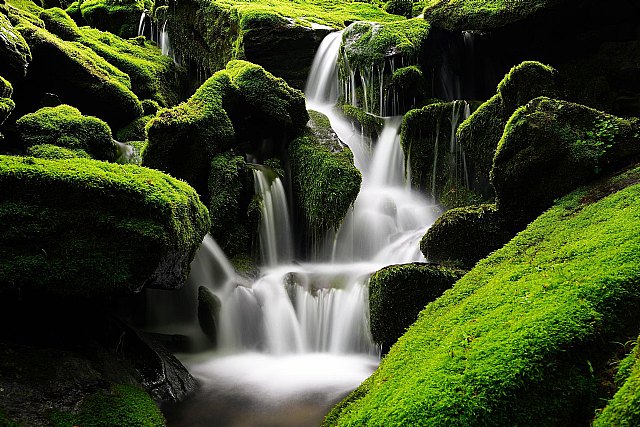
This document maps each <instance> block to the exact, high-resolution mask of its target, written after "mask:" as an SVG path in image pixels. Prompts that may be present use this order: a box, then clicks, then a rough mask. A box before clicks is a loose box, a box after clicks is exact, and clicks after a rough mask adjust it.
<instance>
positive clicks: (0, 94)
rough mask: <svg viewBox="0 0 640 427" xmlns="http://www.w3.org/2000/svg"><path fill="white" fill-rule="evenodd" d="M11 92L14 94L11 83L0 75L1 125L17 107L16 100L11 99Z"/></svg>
mask: <svg viewBox="0 0 640 427" xmlns="http://www.w3.org/2000/svg"><path fill="white" fill-rule="evenodd" d="M11 94H13V87H12V86H11V83H9V82H8V81H7V80H5V79H4V78H3V77H2V76H0V125H1V124H2V123H4V121H5V120H7V117H9V115H10V114H11V112H12V111H13V109H14V108H15V107H16V104H15V102H13V100H12V99H11Z"/></svg>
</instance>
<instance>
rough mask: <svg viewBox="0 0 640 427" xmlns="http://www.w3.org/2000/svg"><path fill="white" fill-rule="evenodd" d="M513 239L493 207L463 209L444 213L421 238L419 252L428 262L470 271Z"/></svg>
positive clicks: (468, 207) (482, 206)
mask: <svg viewBox="0 0 640 427" xmlns="http://www.w3.org/2000/svg"><path fill="white" fill-rule="evenodd" d="M512 236H513V235H512V233H510V232H509V231H508V230H507V227H506V225H505V219H504V218H503V217H502V215H501V213H500V212H499V211H498V210H497V209H496V206H495V205H493V204H491V205H488V204H487V205H477V206H466V207H461V208H455V209H451V210H448V211H446V212H445V213H443V214H442V215H441V216H440V217H439V218H438V219H437V220H436V222H435V223H434V224H433V225H432V226H431V227H430V228H429V230H427V232H426V234H425V235H424V236H423V238H422V240H421V241H420V250H421V251H422V253H423V254H424V256H425V258H426V259H427V260H428V261H430V262H437V263H444V264H454V265H460V266H462V267H464V268H467V269H470V268H472V267H473V266H474V265H475V263H476V262H478V261H480V260H481V259H483V258H485V257H486V256H487V255H489V254H490V253H491V252H493V251H495V250H496V249H500V248H501V247H502V246H503V245H504V244H505V243H506V242H508V241H509V239H511V237H512Z"/></svg>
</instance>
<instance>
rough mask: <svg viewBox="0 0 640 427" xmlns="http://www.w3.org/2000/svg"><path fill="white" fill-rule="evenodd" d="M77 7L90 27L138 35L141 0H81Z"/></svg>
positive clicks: (126, 35)
mask: <svg viewBox="0 0 640 427" xmlns="http://www.w3.org/2000/svg"><path fill="white" fill-rule="evenodd" d="M79 8H80V13H81V15H82V18H84V20H86V21H87V22H88V23H89V25H91V26H92V27H94V28H98V29H100V30H104V31H109V32H110V33H113V34H116V35H118V36H120V37H123V38H130V37H135V36H137V35H138V24H139V22H140V15H141V14H142V12H143V11H144V10H145V3H144V1H141V0H83V1H81V2H80V3H79Z"/></svg>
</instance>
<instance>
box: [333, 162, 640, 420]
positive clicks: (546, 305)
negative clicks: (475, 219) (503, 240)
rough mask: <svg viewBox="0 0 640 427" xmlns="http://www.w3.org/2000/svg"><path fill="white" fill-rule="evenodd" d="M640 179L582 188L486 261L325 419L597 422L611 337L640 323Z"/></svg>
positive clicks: (635, 175) (621, 336)
mask: <svg viewBox="0 0 640 427" xmlns="http://www.w3.org/2000/svg"><path fill="white" fill-rule="evenodd" d="M639 179H640V169H635V170H633V172H631V173H629V174H627V176H626V177H625V180H626V182H627V183H631V184H632V185H630V186H628V187H626V188H624V189H622V190H620V191H617V190H619V187H618V188H611V187H610V186H611V184H612V183H613V181H608V182H604V183H600V184H599V185H598V186H596V187H592V188H590V189H583V190H579V191H576V192H574V193H573V194H571V195H570V196H568V197H565V198H564V199H562V200H560V201H559V202H558V203H556V205H555V206H554V207H553V208H552V209H550V210H549V211H547V212H546V213H544V214H543V215H542V216H540V217H539V218H538V219H537V220H535V221H534V222H533V223H532V224H530V225H529V227H528V228H527V229H526V230H525V231H523V232H522V233H520V234H519V235H517V236H516V237H515V238H514V239H513V240H512V241H511V242H509V243H508V244H507V245H506V246H504V247H503V248H502V249H500V250H498V251H496V252H494V253H493V254H492V255H490V256H489V257H488V258H486V259H484V260H483V261H481V262H480V263H478V264H477V265H476V267H475V268H474V269H473V270H471V271H470V272H469V273H467V274H466V275H465V276H464V277H462V279H460V280H459V281H458V282H457V283H456V284H455V285H454V286H453V288H452V289H451V290H449V291H446V292H445V293H444V295H443V296H442V297H440V298H438V299H437V300H436V301H434V302H432V303H430V304H429V305H428V306H427V307H426V308H425V310H423V311H422V312H421V313H420V316H419V318H418V321H417V322H416V323H415V324H414V325H413V326H412V327H411V328H409V330H408V331H407V333H406V334H405V335H403V336H402V337H401V338H400V339H399V341H398V342H397V343H396V344H395V345H394V346H393V347H392V348H391V351H390V352H389V354H388V355H387V357H386V358H385V359H384V360H383V361H382V363H381V365H380V367H379V368H378V370H377V371H376V372H375V373H374V375H373V376H372V377H371V378H370V379H369V380H367V381H366V382H365V385H363V386H362V389H361V390H360V391H359V394H357V395H356V397H355V398H351V401H350V402H347V403H346V404H340V405H339V406H338V407H337V408H336V409H335V410H334V411H333V412H332V413H330V414H329V415H328V417H327V420H328V421H327V422H325V425H340V426H361V425H368V426H382V425H384V426H405V425H411V426H427V425H459V426H469V427H471V426H482V425H493V426H502V425H505V426H506V425H508V426H512V425H575V424H583V423H586V421H587V420H588V419H590V417H591V416H592V414H593V410H594V408H595V405H596V402H597V399H596V380H595V377H596V376H597V375H598V374H599V372H601V371H602V370H603V369H606V361H607V359H608V356H609V354H610V353H609V352H610V351H611V348H609V347H607V346H608V344H607V343H610V342H612V341H616V340H618V341H619V340H622V341H625V340H626V337H628V336H629V335H628V334H629V333H630V331H633V330H635V331H637V327H638V325H637V316H636V307H637V306H638V303H639V302H640V289H639V288H638V286H637V284H638V281H639V280H640V235H638V233H637V229H638V227H640V206H639V205H638V204H637V203H636V200H638V197H640V185H639V184H637V183H638V182H639V181H638V180H639ZM603 190H605V191H604V193H602V192H603ZM611 192H613V194H611ZM594 194H600V195H601V198H598V199H594V198H593V195H594ZM352 396H353V395H352ZM348 399H349V398H348Z"/></svg>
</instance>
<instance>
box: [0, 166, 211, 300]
mask: <svg viewBox="0 0 640 427" xmlns="http://www.w3.org/2000/svg"><path fill="white" fill-rule="evenodd" d="M0 184H1V185H0V200H2V203H1V204H0V220H1V221H2V222H3V223H5V224H8V226H7V227H4V228H3V230H2V232H1V233H0V293H3V294H6V293H15V292H18V291H19V292H20V293H21V295H27V294H29V293H31V292H38V293H39V294H40V295H50V294H51V295H62V296H67V297H69V296H77V297H85V298H86V297H101V296H105V295H122V294H129V293H131V292H137V291H139V290H140V289H141V288H142V287H143V286H152V287H161V288H167V289H172V288H176V287H179V286H181V285H182V283H184V281H185V279H186V276H187V274H188V272H189V263H190V262H191V260H192V259H193V257H194V255H195V251H196V250H197V248H198V247H199V246H200V243H201V242H202V238H203V237H204V235H205V233H206V232H207V231H208V229H209V226H210V224H209V215H208V213H207V209H206V208H205V206H204V205H203V204H202V203H200V201H199V199H198V196H197V194H196V193H195V192H194V191H193V189H192V188H191V187H189V186H188V185H187V184H185V183H184V182H181V181H178V180H176V179H173V178H171V177H169V176H167V175H165V174H163V173H161V172H158V171H154V170H150V169H147V168H142V167H140V166H135V165H117V164H113V163H106V162H100V161H96V160H90V159H65V160H44V159H36V158H33V157H26V158H24V157H11V156H1V157H0Z"/></svg>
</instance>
